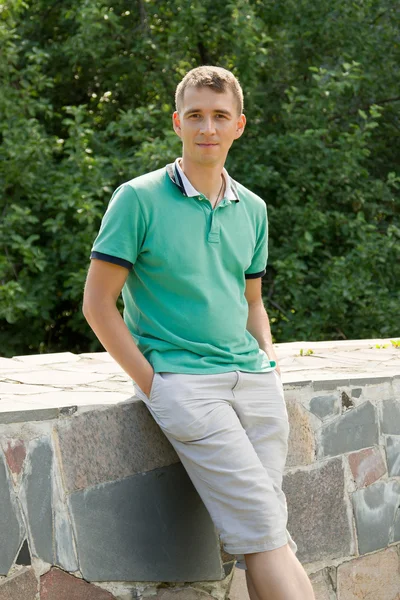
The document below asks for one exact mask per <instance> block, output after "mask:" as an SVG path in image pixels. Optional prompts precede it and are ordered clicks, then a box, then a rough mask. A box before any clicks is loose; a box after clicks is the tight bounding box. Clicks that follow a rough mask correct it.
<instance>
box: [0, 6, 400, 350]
mask: <svg viewBox="0 0 400 600" xmlns="http://www.w3.org/2000/svg"><path fill="white" fill-rule="evenodd" d="M2 7H3V10H2V12H1V13H0V44H1V48H2V53H1V55H0V73H1V79H0V86H1V89H0V111H1V112H0V114H1V115H2V125H3V126H2V135H1V138H0V159H1V160H0V175H1V178H2V186H1V191H0V214H1V220H0V352H1V353H2V354H4V355H6V356H12V355H14V354H25V353H31V352H33V353H35V352H54V351H60V350H71V351H75V352H81V351H86V350H95V349H98V348H99V344H98V342H97V340H95V338H94V336H93V334H92V333H91V332H90V330H89V327H88V325H87V324H86V322H85V320H84V318H83V316H82V314H81V301H82V292H83V285H84V280H85V276H86V272H87V268H88V263H89V254H90V248H91V244H92V242H93V240H94V238H95V236H96V233H97V230H98V227H99V224H100V219H101V216H102V214H103V213H104V210H105V208H106V205H107V202H108V200H109V198H110V196H111V193H112V190H113V189H114V188H115V187H116V186H117V185H119V184H120V183H121V182H122V181H126V180H128V179H130V178H132V177H134V176H136V175H139V174H141V173H143V172H145V171H149V170H151V169H155V168H158V167H160V166H162V165H164V164H166V163H167V162H170V161H172V160H174V158H175V156H176V155H178V154H179V151H180V142H179V139H178V138H177V137H176V136H175V134H174V133H173V132H172V129H171V124H170V115H171V112H172V110H173V102H174V90H175V86H176V84H177V83H178V81H179V80H180V78H181V77H182V76H183V74H184V73H185V72H186V71H187V70H188V69H190V68H191V67H194V66H197V65H199V64H207V63H211V64H219V65H221V66H224V67H226V68H229V69H232V70H234V72H235V73H236V74H237V75H238V76H239V78H240V81H241V82H242V85H243V88H244V91H245V107H246V113H247V116H248V127H247V130H246V133H245V136H244V137H242V138H241V140H240V142H239V143H237V144H236V145H235V147H234V148H233V149H232V152H231V155H230V157H229V162H228V170H229V171H230V172H231V174H232V175H233V176H234V178H236V179H238V180H239V181H241V182H242V183H243V184H245V185H248V186H249V187H250V188H251V189H253V190H254V191H256V192H257V193H259V194H260V195H261V196H262V197H263V198H264V199H265V201H266V202H267V206H268V212H269V219H270V258H269V267H268V271H267V276H266V278H265V280H264V288H263V289H264V294H265V303H266V307H267V310H268V312H269V314H270V317H271V320H272V322H273V324H272V328H273V333H274V337H275V338H276V340H277V341H280V342H282V341H290V340H295V339H305V338H307V339H335V338H361V337H377V336H385V337H386V336H393V335H396V326H397V321H398V318H397V313H398V306H399V300H400V297H399V296H400V292H399V285H398V283H397V282H398V281H399V279H400V260H399V258H400V256H399V254H400V242H399V238H400V227H399V210H400V209H399V207H400V201H399V185H400V178H399V169H398V164H399V150H398V148H399V137H400V133H399V132H400V123H399V106H400V97H399V92H398V89H399V86H398V76H397V65H398V64H399V59H400V56H399V55H400V45H399V43H398V40H399V26H398V23H399V22H400V20H399V13H400V8H399V7H396V6H395V5H393V3H391V2H389V1H388V0H380V1H379V2H378V1H376V0H364V1H363V2H357V3H350V4H349V3H347V2H344V1H342V0H334V1H333V2H327V1H325V0H324V1H323V2H319V3H317V4H315V3H313V2H311V0H300V2H298V1H296V2H294V1H293V0H277V1H276V2H273V3H272V2H264V1H261V0H238V1H237V2H231V3H229V2H228V3H221V4H218V3H215V2H211V1H210V0H203V1H201V2H200V0H194V1H192V2H190V1H188V0H184V1H183V0H174V1H173V0H167V1H163V2H161V1H160V0H156V1H146V0H137V1H136V2H134V3H130V4H129V6H127V4H126V3H125V2H122V1H121V0H118V1H113V2H110V3H106V2H101V1H99V0H84V1H83V2H79V3H78V2H76V0H66V1H64V2H62V3H59V2H56V1H55V0H46V1H44V0H36V1H35V2H32V1H31V0H29V1H27V2H21V1H20V0H8V1H7V2H6V3H5V4H3V5H2Z"/></svg>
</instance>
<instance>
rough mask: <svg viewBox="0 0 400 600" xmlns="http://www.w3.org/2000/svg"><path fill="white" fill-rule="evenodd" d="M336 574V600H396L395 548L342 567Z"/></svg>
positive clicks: (399, 593) (399, 594) (399, 567)
mask: <svg viewBox="0 0 400 600" xmlns="http://www.w3.org/2000/svg"><path fill="white" fill-rule="evenodd" d="M337 573H338V578H337V584H338V597H339V599H340V600H360V598H365V599H367V598H368V599H369V598H370V599H371V600H400V562H399V555H398V553H397V550H396V548H387V549H386V550H384V551H383V552H377V553H376V554H370V555H369V556H362V557H361V558H355V559H353V560H351V561H349V562H345V563H342V564H341V565H339V567H338V571H337Z"/></svg>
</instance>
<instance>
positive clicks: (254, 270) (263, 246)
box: [245, 206, 268, 279]
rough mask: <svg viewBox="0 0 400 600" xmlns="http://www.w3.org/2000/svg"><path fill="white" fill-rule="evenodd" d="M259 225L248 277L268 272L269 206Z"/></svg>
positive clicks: (251, 277)
mask: <svg viewBox="0 0 400 600" xmlns="http://www.w3.org/2000/svg"><path fill="white" fill-rule="evenodd" d="M257 225H258V228H257V229H258V232H257V240H256V246H255V249H254V254H253V260H252V261H251V265H250V267H249V268H248V269H247V271H246V272H245V277H246V279H255V278H256V277H263V276H264V275H265V273H266V266H267V260H268V219H267V207H266V206H265V210H264V211H263V213H262V215H261V217H260V221H259V223H258V224H257Z"/></svg>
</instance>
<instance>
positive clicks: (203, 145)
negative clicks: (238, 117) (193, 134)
mask: <svg viewBox="0 0 400 600" xmlns="http://www.w3.org/2000/svg"><path fill="white" fill-rule="evenodd" d="M197 146H200V148H214V147H215V146H218V144H216V143H211V142H198V143H197Z"/></svg>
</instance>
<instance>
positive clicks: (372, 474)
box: [348, 448, 386, 488]
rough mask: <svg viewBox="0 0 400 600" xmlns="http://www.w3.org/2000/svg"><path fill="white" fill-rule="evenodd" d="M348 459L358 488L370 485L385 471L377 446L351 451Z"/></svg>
mask: <svg viewBox="0 0 400 600" xmlns="http://www.w3.org/2000/svg"><path fill="white" fill-rule="evenodd" d="M348 460H349V464H350V468H351V472H352V474H353V477H354V481H355V482H356V485H357V487H358V488H361V487H364V486H366V485H371V483H374V482H375V481H377V479H379V478H380V477H382V475H384V474H385V473H386V465H385V463H384V461H383V458H382V455H381V453H380V451H379V449H378V448H366V449H365V450H360V451H359V452H353V453H352V454H349V456H348Z"/></svg>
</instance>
